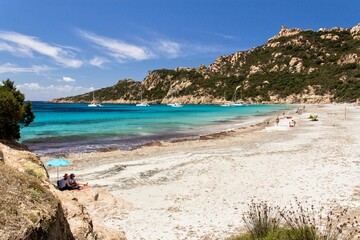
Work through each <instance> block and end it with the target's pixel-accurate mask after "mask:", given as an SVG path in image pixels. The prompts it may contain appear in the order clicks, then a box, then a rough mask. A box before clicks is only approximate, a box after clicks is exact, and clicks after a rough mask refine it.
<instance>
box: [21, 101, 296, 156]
mask: <svg viewBox="0 0 360 240" xmlns="http://www.w3.org/2000/svg"><path fill="white" fill-rule="evenodd" d="M296 106H297V105H287V106H262V105H261V106H260V105H259V106H257V105H252V106H249V107H247V106H246V107H241V108H234V107H233V108H224V107H220V106H218V108H213V107H211V108H209V109H207V108H206V110H205V111H204V110H202V108H201V107H200V113H199V114H197V113H196V114H194V112H196V111H197V108H192V107H190V108H188V109H184V111H185V112H188V111H189V116H185V117H183V118H182V117H181V115H178V114H177V113H176V112H178V111H173V110H172V109H171V108H169V107H166V106H165V107H164V106H162V107H161V108H160V110H161V111H164V113H166V114H170V115H169V119H168V120H167V121H168V122H169V124H168V123H167V122H165V125H164V126H162V125H160V124H161V123H162V122H163V120H162V118H161V117H157V115H156V114H155V113H156V112H157V111H160V110H157V108H154V110H151V111H147V112H146V115H143V114H140V116H142V117H141V118H140V121H138V122H139V123H138V122H134V123H130V122H128V120H126V119H127V118H128V117H120V116H117V117H115V119H117V118H119V119H120V120H121V118H124V119H123V120H121V121H120V122H117V121H118V120H116V121H115V120H114V121H113V122H111V124H110V123H109V126H110V127H107V126H106V125H105V128H104V133H102V130H98V131H97V130H96V129H95V130H94V131H95V132H94V133H93V134H92V133H89V134H84V133H86V132H87V131H89V129H92V128H90V127H91V126H92V125H91V124H90V126H89V128H87V129H83V128H84V127H80V129H81V130H79V131H75V132H71V131H69V129H72V128H73V127H74V126H76V124H80V123H81V121H79V122H78V121H77V120H74V121H69V120H66V121H68V123H69V126H66V127H64V129H63V130H64V131H62V130H61V131H58V132H57V133H54V135H52V136H50V135H49V136H47V135H46V131H45V132H44V135H42V131H41V129H37V128H39V127H37V128H34V129H33V130H32V129H31V128H27V129H28V131H29V132H28V135H27V136H28V137H24V138H23V141H24V144H27V146H28V147H29V149H30V150H31V151H32V152H34V153H35V154H37V155H38V156H52V155H66V154H68V153H81V152H93V151H106V149H109V148H110V149H122V150H131V149H134V148H139V147H141V146H142V145H147V144H149V143H150V142H152V141H169V142H171V141H175V140H181V139H196V138H198V137H200V136H203V135H210V134H214V133H219V132H226V131H229V130H233V129H236V128H239V127H242V126H248V125H252V124H253V123H254V122H255V123H257V122H259V121H261V120H262V119H264V118H266V116H271V115H274V112H275V113H276V112H280V111H288V110H289V109H292V108H296ZM38 108H39V109H38V110H39V111H40V110H41V109H42V108H44V107H43V105H39V106H38ZM45 109H46V108H45ZM70 109H71V108H70ZM79 109H80V110H79V114H82V111H85V113H86V114H92V112H91V111H90V113H87V110H88V109H87V108H85V109H82V108H79ZM115 110H116V109H115ZM115 110H114V109H110V110H106V109H105V110H104V111H105V112H107V111H110V113H111V114H112V111H115ZM133 110H134V111H135V110H136V111H138V110H139V109H135V108H134V109H133ZM133 110H131V111H130V112H132V111H133ZM140 110H141V109H140ZM136 111H135V112H136ZM207 111H209V112H208V114H210V115H209V117H206V114H207ZM269 111H272V112H269ZM115 112H117V111H115ZM180 112H182V111H180ZM99 113H101V111H100V112H99V111H95V112H94V114H97V115H95V116H94V119H97V118H100V119H101V118H103V116H104V115H103V114H101V115H100V114H99ZM140 113H141V111H140ZM161 113H162V112H161ZM132 114H134V113H132ZM136 114H138V113H136ZM136 114H135V115H136ZM144 114H145V113H144ZM153 115H154V116H153ZM121 116H122V115H121ZM125 116H126V115H125ZM131 116H132V115H131ZM160 116H161V115H160ZM177 116H179V117H180V119H179V120H176V117H177ZM143 117H145V118H146V119H147V120H146V121H145V122H144V123H142V122H143V121H142V120H141V119H142V118H143ZM152 117H155V120H154V121H153V120H151V119H152ZM172 117H175V119H172ZM192 117H194V119H193V120H191V121H190V119H192ZM68 118H69V117H68ZM44 119H46V118H45V117H43V118H42V119H40V118H39V124H40V125H41V124H45V121H44ZM66 119H67V118H66ZM104 119H106V118H104ZM129 119H131V118H129ZM122 121H124V122H122ZM147 121H148V122H149V123H148V122H147ZM157 121H159V123H157ZM152 122H153V123H152ZM122 123H123V125H122V126H118V124H120V125H121V124H122ZM173 123H175V124H174V125H172V124H173ZM86 124H88V123H86ZM86 124H85V126H86ZM142 124H144V126H142ZM179 124H180V125H179ZM152 125H154V129H155V130H154V131H152V130H150V129H149V127H150V126H152ZM113 126H117V127H118V129H122V130H121V131H120V130H119V131H120V132H119V133H117V130H114V131H109V130H111V129H112V128H113ZM123 126H125V127H123ZM126 126H130V127H126ZM136 126H137V127H136ZM143 127H144V130H142V128H143ZM48 128H49V130H48V131H49V132H51V131H54V132H56V131H57V130H56V127H54V126H53V125H51V123H50V124H49V127H48ZM127 128H128V130H129V129H133V131H131V132H126V131H125V132H123V133H122V131H124V129H127ZM27 129H26V130H27ZM139 129H140V130H139ZM32 131H34V133H37V134H38V135H33V133H32ZM36 136H37V137H36Z"/></svg>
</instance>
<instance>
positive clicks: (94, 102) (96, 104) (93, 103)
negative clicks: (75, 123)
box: [88, 92, 102, 107]
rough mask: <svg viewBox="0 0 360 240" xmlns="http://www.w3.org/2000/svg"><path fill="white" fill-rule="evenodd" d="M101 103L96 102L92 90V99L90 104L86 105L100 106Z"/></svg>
mask: <svg viewBox="0 0 360 240" xmlns="http://www.w3.org/2000/svg"><path fill="white" fill-rule="evenodd" d="M101 106H102V105H101V104H100V103H97V102H96V100H95V92H93V100H92V101H91V103H90V104H88V107H101Z"/></svg>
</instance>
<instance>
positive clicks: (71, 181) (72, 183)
mask: <svg viewBox="0 0 360 240" xmlns="http://www.w3.org/2000/svg"><path fill="white" fill-rule="evenodd" d="M74 178H75V174H73V173H72V174H70V177H69V178H68V179H67V181H66V185H67V187H68V188H69V190H73V189H80V185H79V184H78V183H77V182H76V181H75V179H74Z"/></svg>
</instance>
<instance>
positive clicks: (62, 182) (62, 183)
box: [57, 173, 69, 191]
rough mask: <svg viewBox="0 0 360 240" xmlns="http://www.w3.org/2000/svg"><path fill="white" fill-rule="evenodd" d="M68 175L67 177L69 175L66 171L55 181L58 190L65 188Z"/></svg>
mask: <svg viewBox="0 0 360 240" xmlns="http://www.w3.org/2000/svg"><path fill="white" fill-rule="evenodd" d="M68 177H69V175H68V174H67V173H65V175H64V177H63V179H61V180H58V181H57V186H58V189H59V190H60V191H64V190H66V189H67V184H66V183H67V179H68Z"/></svg>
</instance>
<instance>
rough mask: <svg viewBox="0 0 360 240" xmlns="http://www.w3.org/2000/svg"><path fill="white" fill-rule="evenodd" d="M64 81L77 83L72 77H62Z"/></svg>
mask: <svg viewBox="0 0 360 240" xmlns="http://www.w3.org/2000/svg"><path fill="white" fill-rule="evenodd" d="M62 80H63V81H64V82H75V81H76V80H75V79H74V78H71V77H62Z"/></svg>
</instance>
